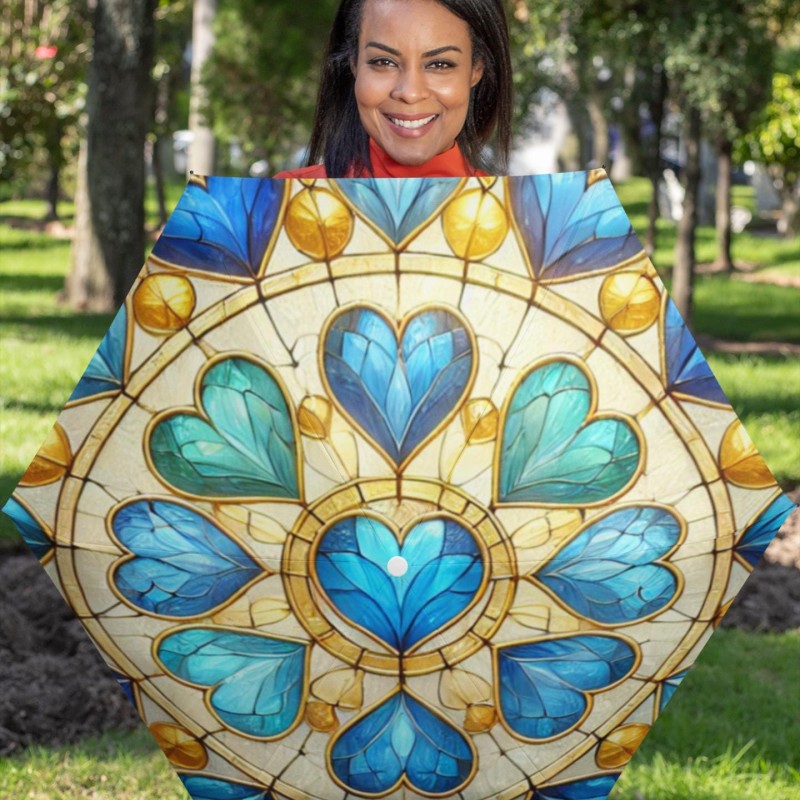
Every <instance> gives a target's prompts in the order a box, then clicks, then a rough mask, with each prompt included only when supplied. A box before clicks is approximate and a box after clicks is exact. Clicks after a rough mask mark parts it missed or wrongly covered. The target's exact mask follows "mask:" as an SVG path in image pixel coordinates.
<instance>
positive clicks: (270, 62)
mask: <svg viewBox="0 0 800 800" xmlns="http://www.w3.org/2000/svg"><path fill="white" fill-rule="evenodd" d="M337 5H338V2H337V0H319V1H318V2H315V3H306V4H304V5H303V7H302V14H300V13H299V8H298V5H297V3H296V2H292V1H291V0H271V1H270V2H269V3H264V2H261V1H260V0H230V1H229V2H226V3H222V4H220V7H219V10H218V11H217V16H216V20H215V32H216V44H215V48H214V53H213V54H212V56H211V57H210V58H209V60H208V62H207V63H206V67H205V70H204V76H203V80H204V83H205V85H206V86H207V88H208V95H209V104H208V115H209V117H210V119H211V121H212V125H213V129H214V132H215V134H216V135H217V136H218V137H219V138H220V139H221V140H223V141H228V142H229V141H232V140H236V141H238V142H239V143H240V145H241V146H242V149H243V150H244V152H245V155H246V157H247V159H248V160H251V161H252V160H254V159H257V158H266V157H269V158H270V160H271V161H272V162H273V163H272V164H271V171H273V172H274V171H276V169H277V168H278V167H279V165H280V164H281V163H283V161H285V160H286V159H287V158H288V157H289V156H290V155H291V154H292V152H293V151H294V150H295V149H296V148H297V147H299V146H300V145H303V144H305V143H306V141H307V139H308V131H309V127H310V123H311V119H312V116H313V111H314V105H315V101H316V92H317V85H318V72H319V66H320V63H321V60H322V55H323V52H324V49H325V43H326V41H327V35H328V30H329V29H330V25H331V22H332V21H333V16H334V12H335V9H336V6H337Z"/></svg>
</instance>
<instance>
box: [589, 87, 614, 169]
mask: <svg viewBox="0 0 800 800" xmlns="http://www.w3.org/2000/svg"><path fill="white" fill-rule="evenodd" d="M586 111H587V113H588V114H589V120H590V121H591V123H592V160H591V162H590V163H591V164H592V166H593V167H603V166H604V167H605V168H606V169H607V170H608V171H609V172H610V171H611V165H610V164H609V163H608V123H607V122H606V118H605V115H604V114H603V108H602V105H601V104H600V98H599V97H598V96H597V94H596V93H595V92H591V93H590V94H589V96H588V98H587V100H586Z"/></svg>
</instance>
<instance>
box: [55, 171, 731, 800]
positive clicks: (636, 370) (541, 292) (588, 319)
mask: <svg viewBox="0 0 800 800" xmlns="http://www.w3.org/2000/svg"><path fill="white" fill-rule="evenodd" d="M510 180H511V179H509V178H503V179H501V180H500V181H499V182H498V186H499V187H500V189H499V191H501V192H502V194H503V197H504V201H505V202H506V203H508V202H509V201H508V183H509V181H510ZM476 181H477V179H476ZM286 183H287V185H288V184H289V183H291V181H287V182H286ZM321 183H327V181H325V182H321ZM465 183H466V184H469V183H471V180H468V181H466V182H465ZM476 185H477V183H476ZM288 195H289V192H286V193H285V194H284V199H283V208H282V211H283V209H285V206H286V203H287V201H288ZM438 212H439V213H440V212H441V209H438ZM510 220H511V226H512V228H511V229H512V231H513V233H514V241H515V242H516V245H517V249H518V250H519V251H520V258H521V259H522V260H523V263H525V264H526V265H528V268H529V272H528V275H527V276H521V275H517V274H513V273H511V272H507V271H505V270H503V269H502V268H500V267H498V266H494V265H492V264H487V263H483V262H470V263H469V264H467V265H466V267H465V265H464V262H463V260H460V259H458V258H457V257H456V256H454V255H452V254H447V253H445V252H442V253H426V254H425V255H427V256H428V257H429V258H428V259H427V260H424V261H418V260H414V261H413V262H412V263H410V264H406V263H404V262H403V261H402V260H399V259H398V258H397V252H398V251H397V250H396V249H395V247H394V246H389V247H388V249H387V250H388V251H387V252H376V253H370V254H369V255H370V257H371V259H372V260H371V262H370V263H365V261H364V257H363V256H364V254H353V255H345V256H340V257H339V258H338V259H336V261H335V262H333V264H332V265H331V268H330V269H328V267H327V266H326V265H325V264H320V263H316V262H313V261H309V262H306V263H303V264H300V265H298V266H296V267H293V268H292V269H290V270H287V271H284V272H278V273H275V274H271V273H270V272H269V269H268V262H269V260H270V258H271V255H272V250H273V249H274V244H275V242H276V241H277V238H278V237H275V238H273V240H272V242H271V244H270V247H269V249H268V251H267V253H265V256H264V259H263V262H262V265H261V269H260V270H259V276H258V277H257V278H255V284H256V285H253V284H254V279H253V278H244V279H234V278H230V277H220V276H213V277H210V276H209V275H208V274H207V273H205V272H199V271H195V270H191V269H187V268H179V267H175V266H174V265H170V264H165V265H164V266H165V267H167V268H169V269H170V271H173V272H176V273H178V274H185V275H190V276H193V277H195V278H197V279H203V280H208V281H210V282H213V283H216V282H221V283H227V284H229V285H231V286H232V287H236V285H237V284H238V287H239V288H238V289H234V291H233V293H232V294H231V295H228V296H227V297H224V298H221V299H220V300H218V301H216V302H215V303H213V304H212V305H210V306H209V307H208V308H206V309H205V310H203V311H202V312H200V313H199V314H198V315H197V316H196V317H195V318H194V319H193V320H192V321H191V322H190V323H189V325H187V327H186V328H184V329H182V330H181V331H178V332H176V333H174V334H173V335H171V336H169V337H167V338H166V339H165V340H164V342H163V343H162V345H161V346H160V347H158V348H156V349H155V350H154V351H153V353H152V354H151V356H150V358H149V359H148V360H147V361H146V362H144V363H143V364H141V365H139V367H137V369H136V370H135V371H134V372H133V373H131V374H129V377H128V382H127V383H126V387H125V393H124V394H120V393H118V392H107V393H102V394H98V395H93V396H92V397H91V398H87V399H85V400H79V401H73V402H71V403H68V404H67V407H68V408H71V407H73V406H76V405H79V404H84V403H89V402H95V401H97V400H100V399H101V398H106V399H108V398H110V402H109V403H108V405H107V407H106V408H105V409H104V410H102V411H101V412H100V413H99V415H98V417H97V419H96V421H95V423H94V424H93V425H92V426H91V427H90V429H89V431H88V432H87V435H86V438H85V440H84V442H83V444H82V445H80V446H79V447H78V449H77V450H76V452H75V454H74V459H73V462H72V465H71V468H70V470H69V473H68V474H67V476H66V477H65V479H64V482H63V484H62V486H61V489H60V491H59V495H58V501H57V511H56V519H55V523H54V525H53V532H54V534H55V542H54V544H55V545H56V549H55V553H54V556H55V557H54V560H53V562H52V563H53V566H54V567H55V569H56V571H57V573H58V579H59V582H60V583H61V585H62V588H63V590H64V593H65V599H66V600H67V602H68V603H69V605H70V606H71V607H72V609H73V610H74V612H75V613H76V615H77V616H78V617H79V618H81V621H82V623H83V625H84V627H85V628H86V629H87V631H88V632H89V634H90V635H91V637H92V639H93V640H94V641H95V642H96V643H97V645H96V646H98V647H99V648H101V649H102V651H103V652H104V653H105V654H106V656H107V658H109V659H111V660H113V662H115V664H116V666H117V668H119V669H123V671H124V672H126V673H127V674H129V676H130V677H131V680H132V681H136V683H137V686H138V691H139V692H142V693H144V694H145V695H147V696H148V697H150V698H151V699H152V700H153V702H155V703H156V704H157V705H159V706H160V707H161V708H162V709H163V710H164V711H166V712H168V713H170V714H172V715H173V717H175V718H176V719H179V720H182V721H183V724H184V725H186V726H187V727H188V728H189V729H190V730H192V731H196V732H197V735H198V736H207V735H208V732H207V731H206V730H205V729H203V728H202V727H201V726H200V725H199V724H198V723H197V722H196V721H195V720H193V719H191V718H189V717H188V716H187V715H186V713H185V711H184V710H183V709H182V708H180V707H178V706H177V705H176V704H175V703H174V701H173V700H172V699H171V698H170V697H169V696H168V695H166V694H165V693H164V691H163V690H162V689H161V688H160V687H158V686H156V685H153V684H152V683H150V682H149V681H148V680H147V678H148V676H147V675H144V674H143V673H142V672H141V670H140V669H139V668H138V667H137V666H136V665H135V663H134V662H133V661H132V660H131V658H130V656H129V655H128V654H127V653H126V652H125V651H124V650H123V649H121V647H120V646H119V645H118V644H117V642H116V641H115V640H114V639H113V638H111V636H110V635H109V633H108V631H107V630H106V627H105V625H104V623H103V621H102V619H101V618H100V617H98V615H97V613H96V612H95V611H94V610H93V609H92V607H91V605H90V602H89V600H88V598H87V597H86V596H85V595H84V593H83V590H82V589H81V587H80V584H79V582H78V580H77V572H78V570H77V563H76V554H77V552H78V550H80V549H81V548H80V545H78V546H76V545H75V544H74V543H73V532H74V521H75V515H76V513H77V510H78V505H79V503H80V499H81V496H82V494H83V489H84V487H85V486H86V483H87V478H88V476H89V475H90V473H91V472H92V470H93V468H94V465H95V462H96V460H97V458H98V457H99V454H100V452H101V450H102V445H103V443H104V441H105V439H106V438H107V437H108V436H110V435H111V434H112V433H113V431H114V429H115V428H116V426H117V425H118V424H119V422H120V421H121V419H122V418H123V417H124V416H125V414H126V413H127V412H128V410H129V409H130V408H131V407H133V406H135V405H136V403H137V399H138V397H139V396H140V395H141V393H142V392H143V391H144V390H145V389H146V388H147V387H148V386H149V385H150V384H151V383H152V382H153V381H154V380H155V379H156V378H157V377H158V376H159V375H160V373H161V372H162V371H163V369H164V368H165V367H166V366H168V365H169V364H170V363H171V362H172V361H173V360H174V359H176V358H177V357H179V356H180V355H181V354H182V353H183V352H184V351H186V350H188V349H189V348H190V347H192V346H193V345H195V344H196V342H197V341H198V340H199V339H200V338H202V337H203V336H205V335H206V334H208V333H209V332H211V331H213V330H215V329H217V328H219V327H221V326H222V325H223V324H225V323H226V322H227V321H228V320H229V319H231V318H234V317H236V316H238V315H239V314H241V313H244V312H247V311H249V310H250V309H252V308H254V307H257V306H259V305H262V304H263V303H266V302H268V301H269V300H270V299H271V298H273V297H281V296H285V295H288V294H291V293H293V292H295V291H297V290H300V289H307V288H310V287H312V286H320V285H323V284H328V283H332V284H334V285H335V284H336V283H337V282H339V281H347V279H348V278H350V277H367V276H370V275H394V276H396V277H399V276H404V275H418V276H421V277H424V276H426V275H433V274H435V275H437V276H438V277H450V278H451V279H453V280H457V281H459V282H461V283H464V284H466V285H471V286H477V287H482V288H487V289H492V290H493V291H496V292H499V293H500V294H503V295H506V296H508V297H511V298H516V299H519V300H524V301H526V302H528V303H529V304H530V305H531V307H532V308H536V309H540V310H543V311H545V312H546V313H549V314H552V315H553V316H555V317H556V318H557V319H559V320H561V321H563V322H565V323H567V324H568V325H570V326H571V327H573V328H575V329H577V330H579V331H581V332H582V333H584V334H585V335H586V336H587V338H588V339H589V340H590V341H594V342H595V345H596V346H597V347H598V348H599V349H601V350H603V351H604V352H606V353H607V354H608V355H609V356H610V357H611V358H612V359H613V360H614V361H616V362H617V363H618V364H619V365H620V366H621V367H622V368H623V370H625V371H626V372H627V373H628V375H629V377H630V379H631V380H633V381H634V382H635V383H637V384H638V385H639V386H640V387H641V388H642V389H643V390H644V391H645V393H646V394H647V395H648V396H649V397H650V398H651V403H652V405H653V406H655V407H658V409H659V410H660V412H661V413H662V414H663V415H664V417H665V419H666V421H667V422H668V423H669V424H670V426H671V428H672V429H673V431H674V432H675V434H676V436H677V437H678V438H679V439H680V440H681V441H682V442H683V444H684V446H685V448H686V451H687V457H688V458H689V460H690V461H691V462H693V463H694V464H695V466H696V467H697V469H698V471H699V472H700V474H701V476H702V485H703V486H704V488H705V490H706V492H707V495H708V499H709V502H710V503H711V506H712V507H713V509H714V512H715V514H716V516H717V519H718V520H719V523H720V529H719V530H718V535H717V542H716V545H717V546H716V550H715V552H714V555H715V563H714V565H713V566H712V568H711V573H712V574H711V583H710V588H709V592H708V594H707V596H706V599H705V602H704V603H703V608H702V610H701V611H700V613H699V614H698V615H697V616H696V618H695V620H694V621H687V625H688V630H687V631H686V633H685V634H684V636H683V637H682V638H681V640H680V641H679V642H677V643H676V644H675V645H674V647H673V649H672V652H671V653H668V654H667V655H666V656H665V658H664V660H663V662H662V664H661V667H660V668H659V669H658V670H657V673H656V674H655V675H654V676H653V677H652V678H649V679H639V680H642V684H643V685H642V687H641V688H640V689H638V690H637V691H635V692H634V694H633V695H632V696H631V698H630V700H629V702H628V704H627V705H626V708H625V709H624V710H623V711H621V712H620V713H618V714H616V715H613V716H614V718H613V719H610V720H609V721H608V722H606V723H603V724H601V726H600V727H599V728H598V729H597V732H596V733H597V735H600V736H603V735H605V734H606V733H607V732H609V731H610V730H612V729H613V727H614V726H615V725H616V724H618V720H619V719H621V718H624V716H625V713H626V712H627V711H628V710H629V709H630V708H631V707H638V706H639V705H641V704H642V703H644V702H646V701H647V699H648V697H649V696H650V695H652V694H654V693H655V692H656V691H657V688H658V686H659V685H660V684H659V683H658V682H659V681H660V680H663V679H665V678H667V677H669V676H670V674H671V673H674V672H676V671H678V669H679V668H680V667H681V665H683V664H684V663H685V661H686V658H687V656H688V655H689V654H690V653H691V652H692V650H693V649H694V648H695V647H696V645H697V643H698V642H699V641H700V640H701V639H702V637H703V635H704V634H705V633H706V632H707V631H708V630H709V629H710V628H711V625H712V621H713V620H714V618H715V615H716V612H717V609H718V607H719V603H720V600H721V598H722V596H723V593H724V591H725V588H726V586H727V579H728V574H729V571H730V565H731V561H732V556H730V553H729V552H727V550H730V549H732V543H733V539H734V525H733V513H732V507H731V505H732V504H731V499H730V496H729V494H728V489H727V486H726V485H725V482H724V481H723V480H722V478H721V476H720V475H719V468H718V465H717V463H716V458H715V454H714V453H712V452H711V450H710V448H709V446H708V444H707V443H706V442H705V440H704V439H703V437H702V436H701V435H700V433H699V432H698V430H697V427H696V425H695V424H694V422H693V421H692V419H691V418H690V416H689V415H688V414H687V413H686V412H685V410H684V409H683V408H682V407H681V403H680V402H678V400H682V399H684V398H682V397H681V396H672V395H671V394H667V392H666V390H665V388H664V383H663V378H662V374H661V364H659V368H655V369H654V367H653V365H652V364H651V363H650V362H648V361H645V360H644V357H643V356H642V355H641V354H640V353H639V352H638V351H636V350H634V349H633V348H632V347H631V345H630V343H628V342H627V341H625V340H624V338H623V337H621V336H619V335H618V334H615V333H614V332H613V331H611V330H610V329H608V328H606V326H605V324H604V323H603V322H602V320H600V319H599V318H598V317H596V316H595V315H593V314H592V313H591V312H589V311H588V310H586V309H585V308H583V307H582V306H580V305H578V304H577V303H576V302H574V301H573V300H571V299H569V298H567V297H565V296H564V295H560V294H556V293H555V292H552V291H549V290H548V286H552V285H554V284H555V283H557V281H552V280H550V281H548V282H547V285H543V284H540V283H539V282H538V281H537V280H536V279H535V278H533V277H532V276H533V273H532V272H531V271H530V265H529V257H528V254H527V251H526V249H525V245H524V242H522V240H521V237H520V233H519V230H518V227H517V221H516V219H515V218H514V216H513V214H511V215H510ZM279 221H280V222H282V213H281V215H279ZM362 221H365V222H366V223H367V226H368V227H373V226H372V225H371V224H370V222H369V221H368V220H363V217H362ZM404 244H405V245H406V247H407V245H408V242H404ZM409 252H413V251H409ZM643 260H645V258H643V254H642V253H639V254H637V255H635V256H633V257H632V258H631V259H629V261H627V262H623V263H621V264H618V265H616V266H614V267H610V268H607V269H603V270H594V271H592V272H588V273H583V274H581V275H578V276H573V277H571V278H570V279H569V280H575V281H580V280H581V279H583V278H588V277H591V276H593V275H603V274H606V273H608V272H614V271H616V270H623V269H625V268H626V267H627V268H630V267H631V266H632V265H633V264H635V263H637V262H640V261H643ZM153 261H154V263H157V262H155V260H154V259H153ZM354 267H357V268H358V271H356V270H355V269H354ZM569 280H567V279H565V280H564V282H565V283H566V282H569ZM657 285H659V286H660V287H661V288H662V289H663V286H662V284H661V282H660V281H658V282H657ZM664 294H665V297H664V302H665V303H666V292H665V293H664ZM127 322H128V330H129V331H130V329H131V326H132V320H131V315H130V313H129V314H128V320H127ZM659 324H663V312H662V318H661V320H659ZM187 328H190V329H191V330H187ZM663 349H664V348H663V342H661V343H660V346H659V351H660V356H661V362H662V363H663V358H664V352H663ZM131 350H132V345H131V341H130V338H129V339H128V344H127V346H126V353H125V364H126V375H127V374H128V373H129V363H130V359H131ZM689 400H690V404H697V405H708V406H710V407H712V408H715V409H720V410H724V409H725V408H726V406H723V405H720V404H717V403H713V402H704V401H702V400H698V399H694V398H689ZM392 483H393V485H394V483H395V482H394V481H392ZM112 505H114V503H112ZM119 555H120V556H122V555H124V553H122V552H120V553H119ZM726 556H727V557H726ZM212 742H213V743H212V744H211V746H212V749H213V750H214V751H215V752H216V753H218V754H219V755H220V756H221V757H222V758H225V759H227V760H228V761H230V763H232V764H235V765H237V766H238V767H239V768H240V769H242V770H244V772H245V773H246V774H248V775H250V776H252V778H253V779H255V780H259V781H261V782H270V783H271V782H273V781H275V778H274V776H272V775H270V774H269V773H268V772H266V771H265V770H264V769H263V768H262V767H259V766H258V765H257V764H254V763H246V764H245V763H243V762H242V760H241V758H240V757H239V755H238V754H237V753H235V752H234V751H233V750H232V748H231V747H230V745H228V744H226V743H225V742H221V741H219V740H218V739H213V740H212ZM595 745H596V740H595V739H594V738H593V737H591V736H589V737H587V739H586V741H585V742H584V743H583V744H582V745H581V746H579V747H578V748H577V749H576V748H571V749H570V750H569V751H568V752H567V753H565V754H562V755H561V756H555V757H554V758H553V759H552V760H551V761H550V763H549V764H548V765H547V766H546V767H545V768H543V769H542V770H541V772H540V775H541V777H540V780H541V781H545V780H552V779H553V778H555V777H556V776H558V775H559V774H560V773H561V771H562V770H564V769H565V768H566V767H568V766H569V765H570V764H572V763H574V762H575V761H576V760H577V759H579V758H580V757H581V756H582V755H585V754H586V753H587V752H589V750H591V749H592V747H594V746H595ZM528 786H529V783H528V781H525V780H521V781H519V782H518V783H517V784H513V785H511V786H509V787H508V789H507V791H508V792H511V793H513V792H514V791H518V792H524V791H525V790H526V789H527V788H528ZM275 788H276V789H279V790H280V791H281V792H283V793H284V794H286V795H287V797H291V798H295V800H302V799H303V798H305V797H306V794H305V793H304V792H300V791H299V790H297V789H295V788H294V787H291V786H289V785H287V784H284V782H283V781H281V780H278V781H277V782H276V783H275Z"/></svg>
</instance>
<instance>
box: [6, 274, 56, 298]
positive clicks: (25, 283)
mask: <svg viewBox="0 0 800 800" xmlns="http://www.w3.org/2000/svg"><path fill="white" fill-rule="evenodd" d="M63 288H64V278H63V276H61V275H32V274H31V273H30V272H23V273H19V272H18V273H14V274H10V275H0V292H51V293H52V294H54V295H55V294H58V292H60V291H61V289H63Z"/></svg>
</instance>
